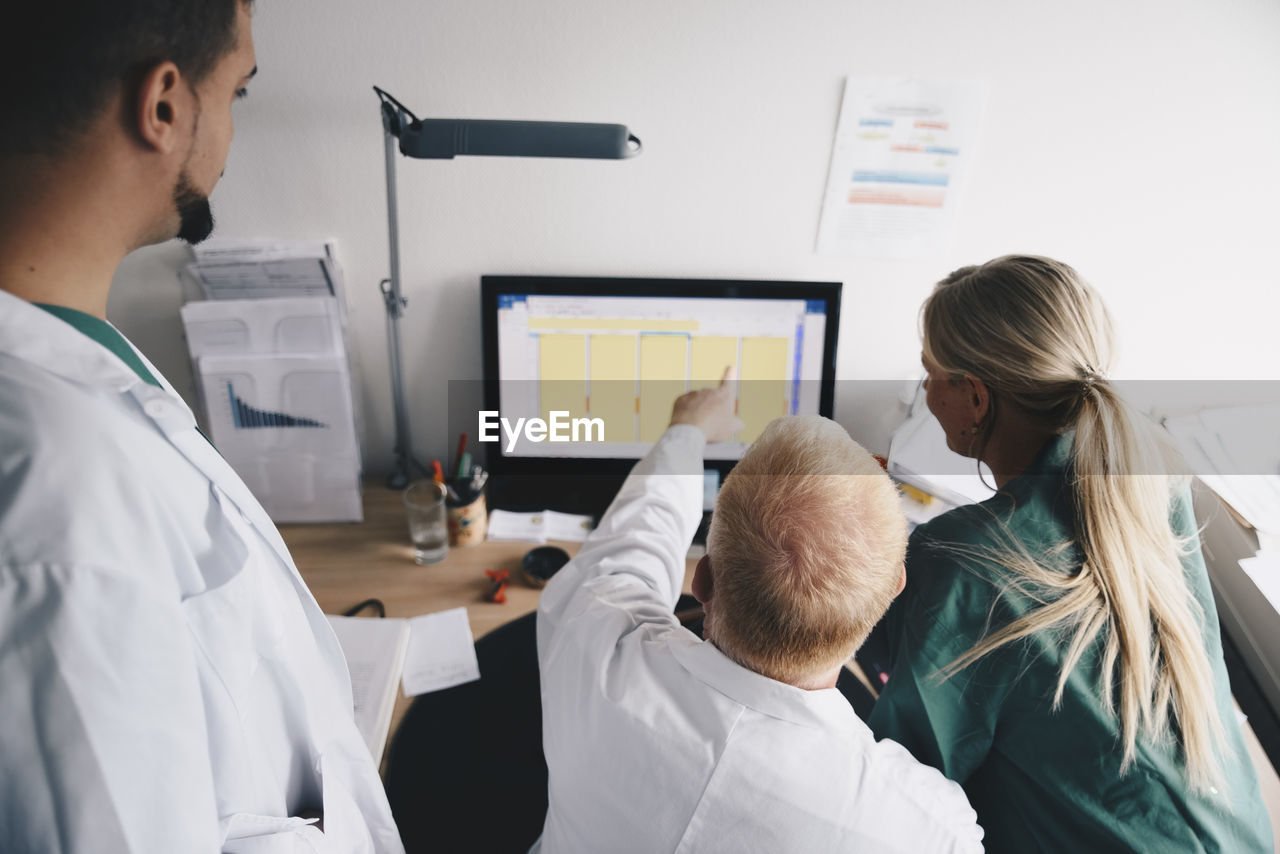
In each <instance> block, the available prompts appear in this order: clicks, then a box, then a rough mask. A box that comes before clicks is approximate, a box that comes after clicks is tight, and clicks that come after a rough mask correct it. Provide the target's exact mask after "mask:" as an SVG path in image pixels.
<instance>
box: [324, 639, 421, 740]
mask: <svg viewBox="0 0 1280 854" xmlns="http://www.w3.org/2000/svg"><path fill="white" fill-rule="evenodd" d="M329 622H330V624H331V625H332V626H333V631H334V633H335V634H337V636H338V642H339V643H341V644H342V652H343V654H344V655H345V656H346V657H347V669H348V670H349V671H350V672H351V695H352V698H353V699H354V700H355V706H356V726H357V727H358V728H359V729H360V734H361V735H362V736H364V740H365V744H367V745H369V752H370V753H372V754H373V761H374V762H375V763H377V762H380V761H381V760H382V750H383V748H384V747H385V746H386V744H387V731H388V730H389V729H390V728H391V711H392V710H393V709H394V708H395V705H396V688H397V687H398V686H399V684H400V673H401V671H402V670H403V669H404V655H405V650H407V649H408V648H409V622H408V621H407V620H383V619H375V618H371V617H338V616H334V615H329Z"/></svg>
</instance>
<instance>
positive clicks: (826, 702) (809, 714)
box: [672, 638, 872, 740]
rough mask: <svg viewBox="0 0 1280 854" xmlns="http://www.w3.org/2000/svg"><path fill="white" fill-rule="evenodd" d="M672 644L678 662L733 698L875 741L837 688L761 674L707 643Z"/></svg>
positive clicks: (773, 713) (800, 721)
mask: <svg viewBox="0 0 1280 854" xmlns="http://www.w3.org/2000/svg"><path fill="white" fill-rule="evenodd" d="M690 640H691V642H689V643H673V644H672V653H673V654H674V655H675V657H676V660H677V661H679V662H680V664H681V665H683V666H684V668H685V669H686V670H688V671H689V672H690V673H691V674H693V675H694V676H695V677H697V678H698V679H700V680H701V681H702V682H704V683H705V684H707V685H710V686H711V687H712V688H714V689H716V690H717V691H719V692H720V693H721V694H724V695H725V696H726V697H728V698H730V699H731V700H733V701H735V702H737V703H741V704H742V705H743V706H746V707H747V708H750V709H753V710H755V711H757V712H760V713H761V714H765V715H769V716H771V717H775V718H781V719H782V720H786V721H791V722H792V723H796V724H800V725H803V726H814V727H819V728H821V729H823V730H827V731H834V732H843V733H848V734H849V735H850V737H857V735H856V734H860V735H862V736H863V737H865V738H866V739H869V740H871V739H872V737H871V733H870V730H868V729H867V728H866V725H865V724H863V723H862V722H861V721H860V720H859V719H858V716H857V715H855V714H854V712H853V707H852V706H850V705H849V701H848V700H847V699H845V697H844V695H843V694H841V693H840V691H839V690H837V689H835V688H822V689H819V690H816V691H807V690H805V689H803V688H797V687H795V686H794V685H788V684H786V683H785V682H779V681H777V680H776V679H770V678H769V677H768V676H762V675H761V674H759V673H756V672H755V671H754V670H749V669H747V668H745V667H743V666H742V665H740V664H738V663H737V662H736V661H734V660H733V659H731V658H729V657H728V656H727V655H725V654H724V653H723V652H721V651H720V650H719V649H718V648H717V647H716V645H715V644H713V643H711V642H709V641H701V642H698V641H693V640H692V638H691V639H690Z"/></svg>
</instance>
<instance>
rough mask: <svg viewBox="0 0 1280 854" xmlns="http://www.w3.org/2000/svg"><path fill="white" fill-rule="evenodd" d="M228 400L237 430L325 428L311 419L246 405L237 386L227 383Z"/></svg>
mask: <svg viewBox="0 0 1280 854" xmlns="http://www.w3.org/2000/svg"><path fill="white" fill-rule="evenodd" d="M227 399H228V402H229V403H230V405H231V423H232V425H233V426H234V427H235V429H237V430H251V429H254V428H258V427H325V426H327V425H325V424H321V423H320V422H319V421H316V420H314V419H311V418H302V417H300V416H293V415H286V414H285V413H283V412H268V411H266V410H264V409H257V408H255V407H252V406H250V405H249V404H247V403H245V402H244V400H242V399H241V398H240V397H239V396H238V395H237V394H236V391H235V386H234V385H232V384H231V383H229V382H228V383H227Z"/></svg>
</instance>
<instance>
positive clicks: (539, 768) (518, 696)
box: [386, 614, 547, 854]
mask: <svg viewBox="0 0 1280 854" xmlns="http://www.w3.org/2000/svg"><path fill="white" fill-rule="evenodd" d="M536 616H537V615H536V614H526V615H525V616H523V617H520V618H519V619H516V620H512V621H511V622H510V623H507V624H506V625H503V626H500V627H498V628H497V629H494V630H493V631H491V632H489V634H487V635H485V636H484V637H482V638H480V640H478V641H476V659H477V660H478V662H479V665H480V673H481V678H480V679H479V680H478V681H476V682H468V683H467V684H465V685H458V686H455V687H453V688H449V689H446V690H444V691H437V692H434V693H431V694H423V695H422V696H421V697H418V698H417V699H416V700H414V701H413V704H412V705H411V706H410V707H409V711H408V712H406V713H405V716H404V719H403V720H402V721H401V722H400V726H399V728H398V729H397V731H396V736H395V739H394V740H393V741H392V742H391V750H390V752H389V753H388V754H387V778H386V785H387V798H388V800H390V802H391V812H392V814H393V815H394V816H395V819H396V824H397V825H398V826H399V828H400V837H401V839H403V840H404V845H405V850H406V851H407V852H408V854H414V852H417V851H484V852H495V854H500V852H505V851H512V852H516V851H520V852H524V851H528V850H529V846H530V845H532V844H533V842H534V840H535V839H537V838H538V835H539V834H540V833H542V823H543V821H544V820H545V819H546V815H547V763H546V760H545V759H544V758H543V755H542V697H541V695H540V693H539V682H538V650H537V639H536V637H537V636H536V634H535V631H534V620H535V618H536Z"/></svg>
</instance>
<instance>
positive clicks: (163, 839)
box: [0, 291, 403, 854]
mask: <svg viewBox="0 0 1280 854" xmlns="http://www.w3.org/2000/svg"><path fill="white" fill-rule="evenodd" d="M144 361H145V360H144ZM148 367H150V365H148ZM152 372H153V373H155V374H156V376H157V377H158V376H159V373H158V372H156V371H154V369H153V371H152ZM304 808H315V809H322V810H323V813H324V833H323V834H321V833H320V832H319V831H317V830H316V829H315V828H314V827H311V826H310V825H309V823H308V822H307V821H305V820H304V819H302V818H298V817H296V816H297V815H298V812H299V811H300V810H302V809H304ZM0 850H3V851H5V852H7V854H18V852H26V851H39V852H57V851H87V852H165V854H170V852H183V854H187V853H188V852H192V853H194V852H216V851H228V852H262V854H267V852H273V853H274V852H286V851H288V852H293V851H335V852H343V854H351V852H400V851H402V850H403V849H402V846H401V843H400V839H399V835H398V833H397V832H396V828H395V825H394V823H393V821H392V818H391V812H390V809H389V807H388V805H387V800H386V795H385V793H384V791H383V788H382V783H381V781H380V779H379V777H378V773H377V769H376V768H375V767H374V763H373V761H372V758H371V757H370V755H369V752H368V749H367V748H366V747H365V745H364V742H363V740H362V739H361V737H360V734H359V732H358V731H357V729H356V726H355V723H354V719H353V714H352V700H351V686H350V680H349V677H348V674H347V670H346V665H345V662H344V659H343V656H342V651H341V649H340V647H339V646H338V642H337V640H336V638H335V637H334V635H333V633H332V631H331V629H330V628H329V625H328V623H327V621H326V619H325V617H324V615H323V614H322V613H321V611H320V609H319V607H317V605H316V603H315V600H314V599H313V598H312V596H311V594H310V592H309V591H308V590H307V587H306V585H305V583H304V582H303V580H302V578H301V576H300V575H299V574H298V571H297V569H296V568H295V567H294V565H293V561H292V560H291V559H290V557H289V553H288V550H287V549H286V548H285V545H284V542H283V541H282V540H281V539H280V535H279V533H278V532H277V531H276V528H275V526H274V525H273V524H272V522H271V520H270V519H269V518H268V517H267V515H266V513H265V512H264V511H263V510H262V508H261V506H260V505H259V504H258V502H257V501H256V500H254V498H253V496H252V495H250V494H249V492H248V490H247V489H246V488H245V486H244V484H243V483H242V482H241V481H240V478H239V477H238V476H237V475H236V474H235V472H234V471H232V470H231V468H230V467H229V466H228V465H227V464H226V462H225V461H224V460H223V459H222V458H221V457H220V456H219V455H218V453H217V451H215V450H214V449H213V447H212V446H211V445H210V444H209V443H208V442H207V441H206V440H205V439H204V437H203V436H201V435H200V433H198V432H197V431H196V429H195V421H194V419H193V417H192V415H191V411H190V410H189V409H188V408H187V406H186V405H185V404H184V403H183V402H182V400H181V398H179V397H178V395H177V394H176V393H175V392H174V391H173V390H172V388H170V387H167V386H166V387H165V388H163V389H162V388H156V387H154V386H151V385H148V384H146V383H144V382H143V381H142V380H140V379H139V378H138V377H137V375H136V374H134V373H133V371H131V370H130V369H129V368H128V367H127V366H125V365H124V364H123V363H122V362H121V361H120V360H119V359H118V358H116V357H115V356H114V355H113V354H111V353H110V352H108V351H107V350H106V349H105V348H103V347H102V346H100V345H99V344H97V343H96V342H94V341H92V340H90V339H89V338H87V337H85V336H84V335H83V334H81V333H80V332H79V331H77V330H76V329H74V328H73V327H71V326H69V325H68V324H66V323H64V322H63V321H61V320H59V319H57V318H55V317H53V316H51V315H49V314H48V313H46V312H45V311H43V310H41V309H38V308H36V307H35V306H32V305H30V304H29V303H27V302H24V301H23V300H20V299H17V298H16V297H13V296H12V295H10V294H7V293H5V292H3V291H0Z"/></svg>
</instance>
